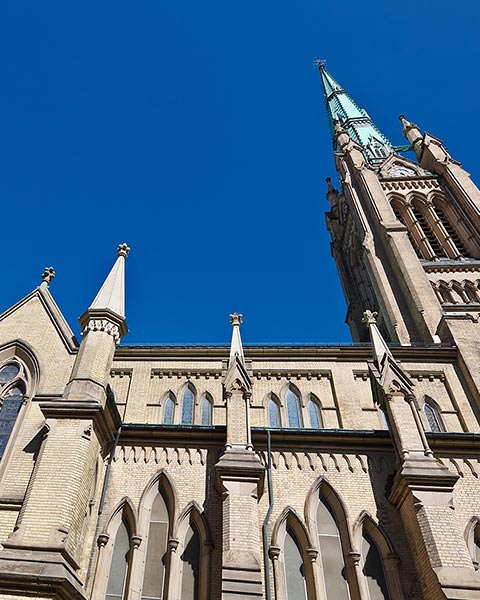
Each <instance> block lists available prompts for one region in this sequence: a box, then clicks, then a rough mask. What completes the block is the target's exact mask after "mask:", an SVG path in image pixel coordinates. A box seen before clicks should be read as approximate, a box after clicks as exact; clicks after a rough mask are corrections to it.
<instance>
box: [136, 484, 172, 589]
mask: <svg viewBox="0 0 480 600" xmlns="http://www.w3.org/2000/svg"><path fill="white" fill-rule="evenodd" d="M167 537H168V511H167V505H166V503H165V500H164V499H163V496H162V495H161V494H160V493H159V494H157V495H156V496H155V500H154V501H153V505H152V512H151V513H150V526H149V528H148V542H147V556H146V560H145V572H144V576H143V587H142V600H149V599H155V600H161V599H162V597H163V596H162V594H163V587H164V579H165V569H166V566H167Z"/></svg>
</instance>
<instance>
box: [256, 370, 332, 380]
mask: <svg viewBox="0 0 480 600" xmlns="http://www.w3.org/2000/svg"><path fill="white" fill-rule="evenodd" d="M253 376H254V377H255V378H256V379H258V380H260V379H267V380H271V379H277V380H281V379H286V380H287V381H290V380H292V379H297V380H299V379H306V380H307V381H310V380H311V379H318V380H321V379H323V378H325V379H328V380H331V379H332V372H331V371H329V370H326V369H323V370H318V371H316V370H315V371H313V370H303V369H301V370H300V369H299V370H295V371H267V370H258V371H256V370H254V372H253Z"/></svg>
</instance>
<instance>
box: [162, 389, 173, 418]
mask: <svg viewBox="0 0 480 600" xmlns="http://www.w3.org/2000/svg"><path fill="white" fill-rule="evenodd" d="M174 410H175V401H174V399H173V394H171V393H170V394H168V396H167V398H166V399H165V404H164V407H163V424H164V425H172V423H173V411H174Z"/></svg>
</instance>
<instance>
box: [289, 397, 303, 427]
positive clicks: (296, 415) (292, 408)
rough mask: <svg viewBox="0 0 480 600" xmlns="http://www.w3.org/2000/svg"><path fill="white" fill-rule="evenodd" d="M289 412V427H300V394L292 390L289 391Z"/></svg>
mask: <svg viewBox="0 0 480 600" xmlns="http://www.w3.org/2000/svg"><path fill="white" fill-rule="evenodd" d="M286 400H287V414H288V426H289V427H296V428H299V427H300V409H299V406H298V396H297V394H295V392H293V391H292V390H288V392H287V398H286Z"/></svg>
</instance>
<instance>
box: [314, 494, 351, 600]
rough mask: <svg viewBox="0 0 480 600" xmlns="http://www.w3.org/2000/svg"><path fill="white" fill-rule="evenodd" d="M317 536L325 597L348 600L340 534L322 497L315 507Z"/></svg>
mask: <svg viewBox="0 0 480 600" xmlns="http://www.w3.org/2000/svg"><path fill="white" fill-rule="evenodd" d="M317 534H318V547H319V549H320V558H321V563H322V571H323V585H324V589H325V596H326V597H327V598H334V599H335V600H349V597H350V596H349V591H348V583H347V579H346V571H345V563H344V560H343V552H342V544H341V540H340V532H339V531H338V527H337V523H336V521H335V519H334V517H333V514H332V511H331V509H330V506H329V505H328V503H327V501H326V499H325V498H323V497H320V498H319V501H318V505H317Z"/></svg>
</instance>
